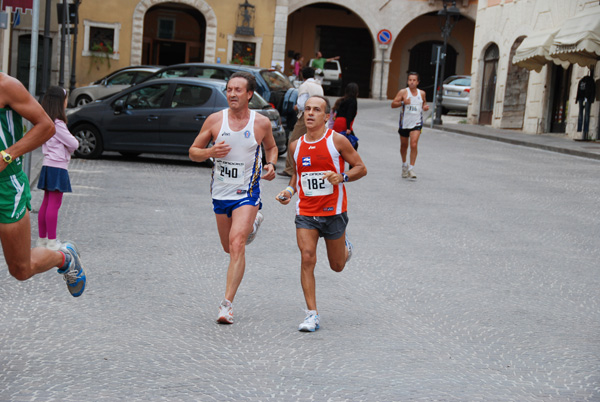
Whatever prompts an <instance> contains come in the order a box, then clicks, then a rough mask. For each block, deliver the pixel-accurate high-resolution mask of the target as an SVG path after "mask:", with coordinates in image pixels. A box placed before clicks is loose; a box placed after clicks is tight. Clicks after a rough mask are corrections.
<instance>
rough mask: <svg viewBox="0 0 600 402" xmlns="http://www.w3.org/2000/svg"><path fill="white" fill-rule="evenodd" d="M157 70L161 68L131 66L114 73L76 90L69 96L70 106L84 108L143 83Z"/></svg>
mask: <svg viewBox="0 0 600 402" xmlns="http://www.w3.org/2000/svg"><path fill="white" fill-rule="evenodd" d="M157 70H160V67H159V66H131V67H125V68H122V69H120V70H117V71H114V72H112V73H110V74H109V75H107V76H106V77H104V78H100V79H99V80H97V81H94V82H92V83H91V84H90V85H88V86H85V87H79V88H77V89H74V90H73V92H71V94H70V95H69V105H70V106H82V105H85V104H86V103H90V102H92V101H94V100H96V99H100V98H103V97H105V96H107V95H112V94H115V93H117V92H120V91H122V90H124V89H125V88H128V87H129V86H131V85H132V84H135V83H137V82H140V81H142V80H143V79H144V78H146V77H148V76H149V75H151V74H152V73H154V72H155V71H157Z"/></svg>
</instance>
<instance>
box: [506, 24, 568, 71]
mask: <svg viewBox="0 0 600 402" xmlns="http://www.w3.org/2000/svg"><path fill="white" fill-rule="evenodd" d="M557 34H558V28H555V29H551V30H544V31H537V32H533V33H532V34H531V35H529V36H527V37H526V38H525V39H524V40H523V42H522V43H521V44H520V45H519V47H518V48H517V50H516V52H515V55H514V56H513V60H512V62H513V64H516V65H517V66H519V67H524V68H526V69H528V70H535V71H537V72H538V73H539V72H540V71H542V68H543V67H544V66H545V65H546V64H548V63H550V62H554V63H556V64H559V65H562V66H563V67H564V68H567V67H568V66H569V62H564V61H562V60H560V59H557V60H555V59H552V58H551V57H550V47H551V46H552V43H553V42H554V38H555V36H556V35H557Z"/></svg>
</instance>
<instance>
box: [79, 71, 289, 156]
mask: <svg viewBox="0 0 600 402" xmlns="http://www.w3.org/2000/svg"><path fill="white" fill-rule="evenodd" d="M225 85H226V84H225V82H224V81H222V80H197V79H190V78H168V79H158V80H152V81H149V82H145V83H143V84H139V85H136V86H135V87H131V88H128V89H126V90H124V91H122V92H119V93H118V94H115V95H112V96H110V97H107V98H104V99H101V100H98V101H95V102H93V103H89V104H87V105H84V106H82V107H78V108H75V109H70V110H69V111H68V112H67V117H68V120H69V122H68V127H69V130H70V131H71V132H72V133H73V135H74V136H75V137H76V138H77V139H78V140H79V148H78V149H77V150H76V151H75V155H76V156H78V157H80V158H97V157H99V156H100V155H101V154H102V152H103V151H118V152H120V153H121V154H123V155H130V156H131V155H139V154H141V153H145V152H148V153H159V154H182V155H187V154H188V150H189V148H190V146H191V145H192V143H193V141H194V139H195V138H196V136H197V135H198V132H199V131H200V129H201V128H202V124H204V121H205V120H206V118H207V117H208V116H209V115H210V114H212V113H214V112H217V111H219V110H222V109H226V108H227V107H228V104H227V97H226V96H225V91H226V87H225ZM250 109H252V110H256V111H257V112H259V113H261V114H263V115H265V116H267V117H268V118H269V120H271V127H272V129H273V136H274V138H275V142H276V143H277V147H278V150H279V153H280V154H281V153H283V152H285V150H286V146H287V142H286V139H287V138H286V133H285V130H284V129H283V127H282V126H281V118H280V116H279V113H278V112H277V110H275V109H273V108H272V107H271V106H270V105H269V104H268V103H267V102H266V101H265V100H264V99H262V98H261V97H260V95H258V94H255V96H254V97H253V98H252V100H251V102H250Z"/></svg>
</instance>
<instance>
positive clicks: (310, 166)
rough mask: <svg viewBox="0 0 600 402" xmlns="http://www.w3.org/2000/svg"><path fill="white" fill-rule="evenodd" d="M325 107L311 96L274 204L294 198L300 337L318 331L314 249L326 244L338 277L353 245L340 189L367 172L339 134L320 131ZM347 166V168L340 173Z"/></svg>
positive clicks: (343, 190)
mask: <svg viewBox="0 0 600 402" xmlns="http://www.w3.org/2000/svg"><path fill="white" fill-rule="evenodd" d="M329 112H330V105H329V101H328V100H327V98H325V97H323V96H312V97H310V98H309V99H308V100H307V101H306V104H305V108H304V120H305V121H306V128H307V132H306V134H305V135H303V136H302V137H301V138H300V139H298V141H295V142H294V143H292V145H291V148H290V150H289V152H291V153H292V154H293V156H294V159H293V160H294V167H295V171H294V174H293V175H292V178H291V179H290V183H289V186H288V187H287V188H286V189H285V190H283V191H281V192H280V193H279V194H278V195H277V197H276V198H277V200H278V201H279V202H280V203H281V204H284V205H287V204H289V202H290V201H291V198H292V196H293V195H294V194H296V193H298V198H299V199H298V202H297V203H296V220H295V222H296V238H297V241H298V248H299V249H300V254H301V259H302V262H301V268H300V270H301V274H300V280H301V283H302V290H303V292H304V299H305V300H306V307H307V309H308V310H307V312H306V317H305V319H304V321H303V322H302V323H301V324H300V326H299V327H298V330H299V331H308V332H314V331H315V330H317V329H319V326H320V316H319V312H318V310H317V298H316V290H315V289H316V287H315V265H316V263H317V244H318V242H319V238H320V237H324V238H325V246H326V247H327V257H328V259H329V266H330V267H331V269H332V270H333V271H335V272H341V271H342V270H343V269H344V267H345V266H346V263H347V262H348V261H349V260H350V257H352V250H353V247H352V244H351V243H350V241H348V238H347V236H346V226H347V225H348V214H347V199H346V187H345V186H344V183H347V182H352V181H356V180H358V179H360V178H361V177H363V176H365V175H366V174H367V168H366V167H365V164H364V163H363V161H362V159H361V157H360V155H359V154H358V152H356V150H355V149H354V148H353V147H352V145H351V144H350V141H348V139H347V138H346V137H344V136H343V135H341V134H338V133H336V132H335V131H333V130H331V129H327V128H326V127H325V123H326V122H327V119H328V118H329ZM346 162H347V163H348V164H350V165H351V166H352V168H351V169H350V170H348V171H347V172H345V166H346Z"/></svg>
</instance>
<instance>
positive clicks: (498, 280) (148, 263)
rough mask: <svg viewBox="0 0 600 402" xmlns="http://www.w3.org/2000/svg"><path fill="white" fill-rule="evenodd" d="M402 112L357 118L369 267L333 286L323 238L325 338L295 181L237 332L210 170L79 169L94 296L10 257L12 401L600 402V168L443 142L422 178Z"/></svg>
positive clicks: (491, 146)
mask: <svg viewBox="0 0 600 402" xmlns="http://www.w3.org/2000/svg"><path fill="white" fill-rule="evenodd" d="M397 117H398V116H397V112H396V111H393V110H391V109H390V108H389V102H376V101H364V102H361V103H360V104H359V114H358V117H357V120H356V123H355V128H356V132H357V135H358V136H359V138H360V147H359V152H360V153H361V155H362V157H363V160H364V161H365V164H366V166H367V168H368V175H367V176H366V177H365V178H364V179H362V180H360V181H358V182H352V183H348V184H347V189H348V193H349V197H348V203H349V213H348V215H349V219H350V223H349V226H348V233H349V236H350V238H351V240H352V241H353V243H354V246H355V249H354V253H355V254H354V256H353V258H352V261H351V262H350V263H349V265H348V266H347V267H346V269H345V270H344V271H343V272H342V273H335V272H333V271H331V270H330V269H329V268H328V265H327V258H326V254H325V252H324V251H325V247H324V246H325V244H324V243H323V242H322V241H321V242H320V243H319V254H318V260H319V262H318V264H317V269H316V275H317V300H318V303H319V311H320V315H321V329H320V330H319V331H317V332H315V333H301V332H298V331H297V327H298V324H299V323H300V322H301V321H302V319H303V318H304V311H303V309H304V307H305V305H304V299H303V296H302V290H301V286H300V272H299V271H300V268H299V267H300V253H299V251H298V248H297V245H296V239H295V228H294V213H295V212H294V208H293V207H292V206H291V205H288V206H287V207H284V206H281V205H279V203H277V202H276V201H275V199H274V197H275V195H276V194H277V193H278V192H279V191H280V190H281V189H283V188H284V187H285V186H286V185H287V180H285V179H283V178H281V177H279V176H278V177H277V178H276V179H275V180H273V181H272V182H266V183H264V186H263V213H264V215H265V221H264V223H263V225H262V226H261V229H260V232H259V235H258V237H257V239H256V240H255V242H254V243H253V244H252V245H250V246H249V247H248V249H247V254H246V260H247V265H246V274H245V277H244V281H243V282H242V285H241V287H240V290H239V292H238V295H237V297H236V299H235V302H234V314H235V324H234V325H232V326H222V325H218V324H216V323H215V319H216V316H217V307H218V304H219V302H220V301H221V299H222V298H223V294H224V289H225V274H226V270H227V263H228V256H227V255H226V254H225V253H224V252H223V250H222V248H221V246H220V242H219V239H218V236H217V229H216V224H215V218H214V214H213V212H212V205H211V202H210V194H209V182H210V174H211V171H210V169H209V168H207V167H204V166H199V165H196V164H194V163H192V162H189V161H188V160H187V158H185V157H164V156H156V155H141V156H140V157H138V158H134V159H125V158H123V157H121V156H120V155H118V154H116V153H114V154H112V153H106V154H105V155H104V157H103V158H102V159H98V160H81V159H74V160H73V161H72V163H71V167H70V175H71V180H72V184H73V193H72V194H67V195H65V197H64V201H63V206H62V208H61V210H60V217H59V225H58V228H59V238H61V239H73V240H75V241H76V242H77V244H78V246H79V248H80V250H81V254H82V259H83V262H84V264H85V267H86V269H87V272H88V287H87V289H86V291H85V293H84V294H83V295H82V296H81V297H80V298H78V299H74V298H72V297H71V296H70V295H69V293H68V291H67V289H66V286H65V284H64V282H63V280H62V277H61V276H60V275H58V274H56V272H55V271H51V272H48V273H45V274H42V275H38V276H36V277H34V278H33V279H31V280H29V281H26V282H18V281H16V280H15V279H14V278H12V277H11V276H10V275H9V274H8V270H7V269H6V264H5V263H4V259H3V258H1V259H0V261H2V266H1V267H0V328H1V332H0V401H18V402H21V401H122V400H140V401H146V400H149V401H159V400H165V401H238V400H244V401H265V400H272V401H378V402H379V401H407V400H411V401H413V400H423V401H430V400H436V401H541V400H543V401H549V400H550V401H552V400H557V401H582V400H590V401H591V400H596V401H598V400H600V369H599V367H600V304H599V303H600V291H599V289H600V268H599V265H600V264H599V261H600V205H599V200H600V187H599V186H598V183H599V177H600V162H599V161H597V160H591V159H585V158H579V157H575V156H568V155H561V154H558V153H552V152H547V151H542V150H536V149H531V148H525V147H520V146H516V145H510V144H504V143H500V142H493V141H488V140H485V139H480V138H474V137H469V136H463V135H460V134H454V133H451V132H445V131H440V130H432V129H429V128H426V129H425V130H424V132H423V134H422V136H421V141H420V144H419V145H420V147H419V158H418V160H417V164H416V167H415V171H416V173H417V175H418V179H417V180H416V181H408V180H406V179H402V178H400V166H401V162H400V156H399V138H398V134H397V133H396V130H397ZM284 160H285V159H284V157H280V161H279V162H278V168H279V171H281V169H282V168H283V164H284ZM42 195H43V194H42V192H40V191H39V190H37V189H36V190H33V200H32V205H33V207H34V212H33V213H32V214H31V219H32V226H33V230H32V236H33V237H32V239H34V241H35V239H36V238H37V214H36V213H35V210H36V209H37V208H39V205H40V203H41V199H42Z"/></svg>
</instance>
